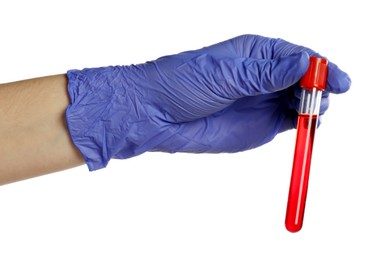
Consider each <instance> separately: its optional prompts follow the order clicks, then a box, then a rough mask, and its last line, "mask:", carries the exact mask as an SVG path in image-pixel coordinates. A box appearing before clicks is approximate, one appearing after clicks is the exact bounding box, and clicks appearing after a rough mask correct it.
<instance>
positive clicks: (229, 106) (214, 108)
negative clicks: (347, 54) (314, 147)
mask: <svg viewBox="0 0 383 260" xmlns="http://www.w3.org/2000/svg"><path fill="white" fill-rule="evenodd" d="M309 55H315V56H319V54H317V53H315V52H314V51H312V50H310V49H308V48H305V47H302V46H298V45H294V44H291V43H289V42H287V41H284V40H282V39H272V38H266V37H261V36H255V35H243V36H239V37H236V38H233V39H230V40H227V41H224V42H221V43H218V44H215V45H212V46H209V47H205V48H202V49H199V50H195V51H188V52H184V53H180V54H176V55H170V56H165V57H162V58H159V59H157V60H155V61H150V62H146V63H144V64H139V65H130V66H109V67H101V68H87V69H83V70H70V71H68V72H67V77H68V82H69V83H68V93H69V96H70V99H71V104H70V105H69V106H68V108H67V110H66V119H67V125H68V129H69V132H70V135H71V138H72V140H73V143H74V144H75V145H76V147H77V148H78V149H79V150H80V152H81V153H82V155H83V157H84V159H85V161H86V163H87V165H88V168H89V170H97V169H100V168H103V167H106V165H107V164H108V162H109V161H110V159H112V158H116V159H125V158H130V157H133V156H137V155H139V154H142V153H144V152H147V151H162V152H170V153H174V152H191V153H202V152H206V153H220V152H227V153H232V152H238V151H244V150H248V149H252V148H255V147H257V146H260V145H262V144H265V143H267V142H269V141H271V140H272V139H273V138H274V137H275V136H276V135H277V134H278V133H280V132H283V131H285V130H288V129H292V128H294V127H295V123H294V122H295V120H296V116H297V112H296V108H297V107H296V106H297V104H299V99H298V98H299V95H297V93H296V92H297V91H299V87H298V85H299V79H300V78H301V77H302V76H303V74H304V73H305V72H306V70H307V67H308V61H309ZM349 86H350V78H349V77H348V75H347V74H346V73H344V72H343V71H341V70H340V69H338V68H337V66H336V65H334V64H332V63H330V65H329V73H328V83H327V87H326V94H324V95H323V99H324V101H323V104H325V105H324V107H323V108H322V111H321V113H324V112H325V110H326V109H327V107H328V105H326V104H328V100H327V99H328V96H329V95H328V93H330V92H332V93H343V92H346V91H347V90H348V88H349Z"/></svg>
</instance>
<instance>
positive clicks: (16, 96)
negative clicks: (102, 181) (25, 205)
mask: <svg viewBox="0 0 383 260" xmlns="http://www.w3.org/2000/svg"><path fill="white" fill-rule="evenodd" d="M67 84H68V79H67V77H66V75H65V74H61V75H53V76H48V77H41V78H35V79H28V80H22V81H17V82H12V83H6V84H0V185H4V184H8V183H12V182H16V181H20V180H25V179H29V178H32V177H37V176H40V175H45V174H48V173H53V172H57V171H61V170H65V169H69V168H73V167H76V166H79V165H81V164H84V159H83V157H82V155H81V154H80V152H79V151H78V150H77V148H76V147H75V146H74V144H73V142H72V140H71V138H70V135H69V132H68V129H67V126H66V120H65V109H66V107H67V106H68V105H69V102H70V99H69V96H68V92H67Z"/></svg>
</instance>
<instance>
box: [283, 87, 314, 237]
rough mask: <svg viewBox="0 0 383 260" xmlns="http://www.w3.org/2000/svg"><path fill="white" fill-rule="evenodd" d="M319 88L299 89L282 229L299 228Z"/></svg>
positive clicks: (301, 223)
mask: <svg viewBox="0 0 383 260" xmlns="http://www.w3.org/2000/svg"><path fill="white" fill-rule="evenodd" d="M321 97H322V91H320V90H317V89H316V88H313V89H305V88H303V89H302V94H301V103H300V107H299V115H298V124H297V138H296V143H295V152H294V162H293V169H292V174H291V181H290V190H289V197H288V202H287V210H286V220H285V226H286V229H287V230H289V231H290V232H297V231H299V230H300V229H301V228H302V225H303V217H304V211H305V205H306V197H307V188H308V181H309V175H310V165H311V155H312V149H313V143H314V136H315V130H316V128H317V124H318V116H319V109H320V101H321Z"/></svg>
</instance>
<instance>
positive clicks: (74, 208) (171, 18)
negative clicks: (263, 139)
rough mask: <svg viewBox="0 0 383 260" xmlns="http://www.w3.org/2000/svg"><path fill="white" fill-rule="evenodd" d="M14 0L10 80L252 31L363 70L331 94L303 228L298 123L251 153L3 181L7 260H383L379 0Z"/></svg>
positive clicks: (2, 17) (352, 70) (0, 62)
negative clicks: (293, 217) (289, 215)
mask: <svg viewBox="0 0 383 260" xmlns="http://www.w3.org/2000/svg"><path fill="white" fill-rule="evenodd" d="M4 2H5V1H3V2H1V4H0V82H3V83H4V82H10V81H15V80H20V79H26V78H32V77H38V76H45V75H51V74H58V73H64V72H66V70H68V69H73V68H78V69H81V68H84V67H97V66H105V65H120V64H132V63H141V62H145V61H147V60H153V59H156V58H158V57H160V56H163V55H167V54H174V53H178V52H181V51H186V50H192V49H197V48H200V47H203V46H208V45H211V44H213V43H216V42H219V41H223V40H226V39H229V38H232V37H234V36H238V35H240V34H244V33H250V34H260V35H264V36H270V37H279V38H283V39H285V40H288V41H290V42H293V43H297V44H300V45H304V46H307V47H310V48H312V49H314V50H316V51H319V52H320V53H321V54H323V55H325V56H327V57H328V58H329V59H330V60H331V61H333V62H334V63H336V64H338V65H339V66H340V68H342V69H343V70H345V71H346V72H348V73H349V75H350V76H351V78H352V81H353V83H352V88H351V90H350V91H349V92H347V93H346V94H343V95H332V96H331V105H330V109H329V110H328V112H327V113H326V115H325V117H324V118H323V124H322V125H321V127H320V129H319V130H318V132H317V136H316V144H315V149H314V158H313V162H312V170H311V175H310V188H309V194H308V199H307V207H306V214H305V223H304V227H303V229H302V230H301V232H299V233H295V234H292V233H289V232H287V231H286V230H285V228H284V217H285V208H286V201H287V193H288V187H289V182H290V174H291V164H292V156H293V149H294V142H295V131H289V132H287V133H283V134H281V135H279V136H277V137H276V138H275V139H274V141H272V142H270V143H269V144H266V145H264V146H262V147H260V148H257V149H255V150H252V151H247V152H243V153H238V154H232V155H227V154H224V155H190V154H174V155H169V154H160V153H147V154H144V155H142V156H139V157H136V158H133V159H129V160H124V161H117V160H114V161H112V162H111V163H110V165H109V166H108V168H107V169H104V170H100V171H98V172H94V173H89V172H88V171H87V168H86V167H85V166H83V167H78V168H75V169H71V170H68V171H64V172H60V173H55V174H51V175H48V176H44V177H39V178H35V179H31V180H27V181H22V182H19V183H15V184H10V185H6V186H2V187H0V259H4V260H5V259H6V260H11V259H40V260H43V259H282V258H283V259H294V260H298V259H349V258H351V257H352V259H382V258H383V213H382V212H383V181H382V176H381V175H382V174H383V170H382V160H383V159H382V146H383V141H382V130H383V129H382V127H381V121H380V119H381V118H382V115H381V112H382V107H381V103H382V99H381V97H382V94H383V86H382V75H383V74H382V68H383V66H382V64H381V63H382V61H383V57H382V50H381V48H382V46H383V42H382V40H381V39H382V29H381V26H379V25H378V24H382V23H383V19H382V18H381V17H382V16H381V9H380V8H379V7H378V3H379V1H369V0H365V1H336V0H321V1H315V2H314V1H313V2H309V1H303V0H302V1H297V0H295V1H265V0H262V1H255V0H253V1H241V0H236V1H206V0H205V1H199V0H195V1H188V2H185V3H184V2H182V1H155V0H153V1H145V0H139V1H138V0H135V1H116V0H109V1H83V2H81V1H74V0H66V1H62V2H57V1H26V0H24V1H21V0H13V1H7V3H6V4H5V3H4ZM226 2H228V3H226ZM379 34H380V35H379ZM0 145H1V144H0ZM0 162H1V158H0ZM0 167H1V165H0Z"/></svg>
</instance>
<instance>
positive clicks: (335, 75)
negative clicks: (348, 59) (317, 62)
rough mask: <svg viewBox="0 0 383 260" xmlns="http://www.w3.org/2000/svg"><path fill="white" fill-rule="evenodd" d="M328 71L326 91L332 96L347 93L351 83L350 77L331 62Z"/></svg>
mask: <svg viewBox="0 0 383 260" xmlns="http://www.w3.org/2000/svg"><path fill="white" fill-rule="evenodd" d="M328 70H329V71H328V76H327V89H326V90H328V91H329V92H331V93H334V94H341V93H345V92H347V91H348V90H349V89H350V87H351V83H352V81H351V78H350V76H349V75H348V74H347V73H346V72H344V71H342V70H341V69H339V68H338V66H337V65H335V64H334V63H331V62H330V63H329V66H328Z"/></svg>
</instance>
